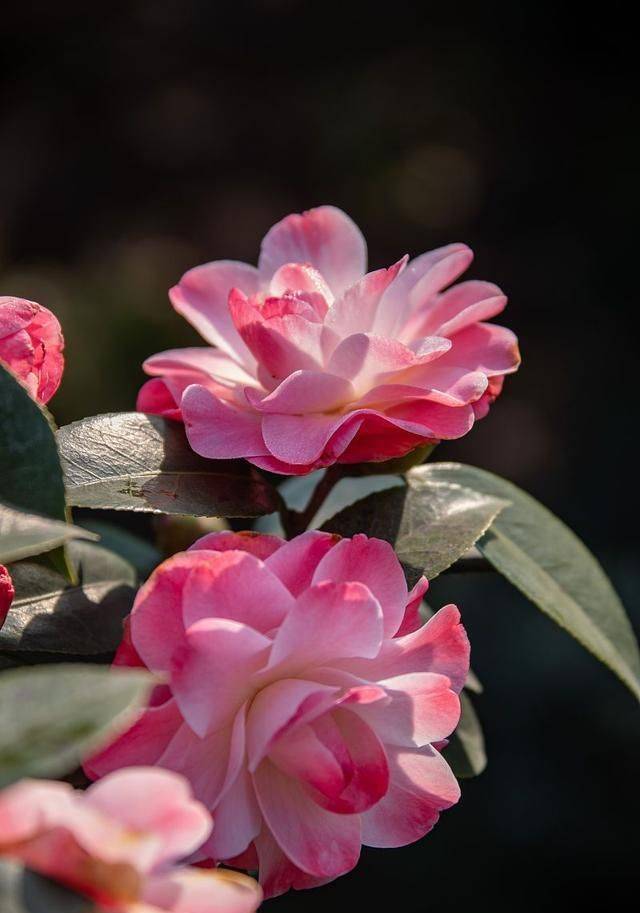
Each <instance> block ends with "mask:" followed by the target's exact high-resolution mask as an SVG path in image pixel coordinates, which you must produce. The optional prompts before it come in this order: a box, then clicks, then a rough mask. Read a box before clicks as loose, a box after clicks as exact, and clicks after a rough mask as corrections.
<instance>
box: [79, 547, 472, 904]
mask: <svg viewBox="0 0 640 913" xmlns="http://www.w3.org/2000/svg"><path fill="white" fill-rule="evenodd" d="M426 587H427V582H426V580H425V579H422V580H420V582H419V583H418V584H416V586H415V587H414V589H413V590H412V591H411V592H410V593H408V592H407V586H406V582H405V578H404V574H403V572H402V569H401V566H400V564H399V562H398V559H397V558H396V556H395V554H394V552H393V549H392V548H391V546H390V545H389V544H388V543H386V542H383V541H381V540H379V539H368V538H367V537H366V536H364V535H357V536H355V537H354V538H353V539H340V538H339V537H336V536H332V535H330V534H329V533H323V532H317V531H310V532H306V533H303V534H302V535H301V536H298V537H297V538H295V539H293V540H291V541H290V542H284V541H283V540H282V539H279V538H278V537H276V536H267V535H259V534H246V533H244V534H242V533H241V534H238V533H232V532H223V533H211V534H209V535H207V536H205V537H204V538H202V539H200V540H199V541H198V542H197V543H195V544H194V545H193V546H192V547H191V549H190V550H189V551H187V552H182V553H180V554H178V555H174V556H173V557H172V558H169V559H168V560H167V561H165V562H164V564H161V565H160V566H159V567H158V568H157V569H156V571H155V572H154V573H153V574H152V576H151V577H150V578H149V580H148V581H147V582H146V583H145V584H144V586H143V587H142V588H141V590H140V591H139V593H138V596H137V598H136V601H135V604H134V608H133V611H132V614H131V616H130V620H129V624H128V629H127V634H126V637H125V640H124V642H123V644H122V647H121V648H120V651H119V654H118V656H117V657H116V663H117V664H120V665H145V666H147V667H148V668H149V669H151V670H153V671H154V672H157V673H160V674H161V675H162V676H163V677H165V679H166V682H167V684H166V685H162V686H160V687H159V688H158V689H157V691H156V693H155V694H154V695H153V696H152V700H151V701H150V705H149V707H148V708H147V709H146V710H145V711H144V713H143V714H142V715H141V717H140V718H139V719H138V720H137V722H136V723H135V724H134V726H133V727H132V728H131V729H130V730H129V731H128V732H127V733H125V734H124V735H123V736H121V737H120V738H119V739H118V740H117V741H115V742H114V743H113V744H112V745H111V746H109V747H107V748H106V749H104V750H103V751H102V752H100V753H99V754H98V755H97V756H95V757H93V758H92V759H90V760H89V761H88V763H87V764H86V765H85V770H86V772H87V773H88V775H89V776H91V777H94V778H97V777H100V776H103V775H104V774H106V773H108V772H109V771H112V770H114V769H117V768H118V767H121V766H124V765H128V764H138V763H144V764H158V765H160V766H162V767H167V768H170V769H172V770H175V771H179V772H180V773H182V774H184V775H185V776H187V777H188V778H189V780H190V781H191V783H192V785H193V788H194V792H195V794H196V796H197V797H198V798H199V799H200V800H201V801H202V802H203V803H204V804H205V805H206V806H207V808H209V809H211V811H212V813H213V816H214V820H215V822H216V826H215V830H214V831H213V834H212V836H211V837H210V838H209V840H208V841H207V842H206V843H205V844H204V846H203V849H202V850H201V852H200V854H199V857H198V859H202V860H213V861H215V862H220V861H225V862H228V863H229V864H231V865H236V866H238V867H240V868H254V867H259V869H260V881H261V883H262V885H263V887H264V890H265V895H266V896H273V895H276V894H280V893H282V892H284V891H286V890H287V889H288V888H290V887H295V888H307V887H312V886H314V885H317V884H321V883H324V882H326V881H331V880H332V879H334V878H336V877H338V876H339V875H342V874H344V873H345V872H348V871H349V870H350V869H352V868H353V867H354V866H355V865H356V863H357V861H358V857H359V854H360V847H361V844H363V843H364V844H366V845H368V846H373V847H397V846H403V845H405V844H408V843H412V842H413V841H415V840H418V839H419V838H420V837H422V836H424V834H426V833H427V832H428V831H429V830H431V828H432V827H433V826H434V824H435V823H436V821H437V820H438V816H439V814H440V812H441V811H442V810H443V809H446V808H448V807H449V806H451V805H453V804H454V803H455V802H457V800H458V798H459V795H460V791H459V788H458V783H457V781H456V779H455V777H454V776H453V774H452V772H451V770H450V768H449V766H448V765H447V763H446V761H445V760H444V759H443V758H442V757H441V755H440V754H439V752H438V750H437V747H438V745H440V746H441V743H442V740H444V739H446V737H447V736H448V735H450V734H451V732H452V731H453V730H454V729H455V727H456V725H457V723H458V718H459V714H460V704H459V698H458V692H459V691H460V689H461V687H462V685H463V683H464V681H465V677H466V675H467V671H468V668H469V644H468V641H467V637H466V634H465V632H464V629H463V627H462V625H461V624H460V615H459V612H458V610H457V609H456V607H455V606H453V605H449V606H446V607H445V608H443V609H441V610H440V612H438V613H437V614H436V615H434V616H433V618H431V619H430V621H429V622H428V623H427V624H425V625H421V620H420V616H419V614H418V608H419V604H420V600H421V597H422V595H423V593H424V591H425V590H426Z"/></svg>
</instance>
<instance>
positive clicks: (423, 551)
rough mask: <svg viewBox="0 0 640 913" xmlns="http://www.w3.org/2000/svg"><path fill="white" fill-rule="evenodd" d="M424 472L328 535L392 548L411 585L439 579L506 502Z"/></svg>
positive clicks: (357, 508)
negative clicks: (368, 539) (360, 536)
mask: <svg viewBox="0 0 640 913" xmlns="http://www.w3.org/2000/svg"><path fill="white" fill-rule="evenodd" d="M427 468H429V466H428V464H427V465H426V466H419V467H417V468H416V469H412V470H411V471H410V472H408V473H407V476H406V485H404V486H402V487H396V488H391V489H387V490H386V491H379V492H375V493H373V494H370V495H368V496H367V497H366V498H363V499H362V500H360V501H356V503H355V504H352V505H351V506H350V507H347V508H345V509H344V510H342V511H340V513H338V514H336V516H334V517H332V518H331V519H330V520H327V521H326V522H325V523H324V525H323V527H322V528H323V529H325V530H328V531H329V532H333V533H339V534H340V535H342V536H353V535H355V533H358V532H363V533H366V534H367V535H368V536H376V537H377V538H380V539H386V540H387V542H390V543H391V544H392V545H393V547H394V549H395V551H396V554H397V555H398V558H399V559H400V561H401V562H402V564H403V565H404V568H405V572H406V574H407V578H408V581H409V584H410V585H412V584H413V583H415V581H416V580H417V579H418V578H419V577H420V576H421V575H422V574H425V575H426V576H427V577H428V578H429V579H430V580H431V579H433V578H434V577H437V576H438V574H440V573H442V571H444V570H445V569H446V568H448V567H450V566H451V565H452V564H453V562H454V561H456V560H457V559H458V558H459V557H460V556H461V555H463V554H464V553H465V552H466V551H467V550H468V549H469V548H471V546H472V545H473V544H474V543H475V542H476V541H477V539H478V538H479V537H480V536H481V535H482V534H483V533H484V532H485V531H486V530H487V529H488V527H489V526H490V525H491V523H492V522H493V520H494V519H495V518H496V517H497V515H498V514H499V513H500V511H501V510H502V509H503V508H504V507H505V504H506V502H505V501H504V500H502V499H500V498H496V497H493V496H491V495H485V494H481V493H479V492H476V491H472V490H471V489H469V488H465V487H464V486H462V485H459V484H456V483H450V482H447V481H439V480H438V481H433V480H431V479H430V478H428V477H424V476H423V474H422V473H423V471H424V470H425V469H427Z"/></svg>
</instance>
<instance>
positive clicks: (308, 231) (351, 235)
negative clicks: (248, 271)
mask: <svg viewBox="0 0 640 913" xmlns="http://www.w3.org/2000/svg"><path fill="white" fill-rule="evenodd" d="M288 263H301V264H310V265H311V266H313V267H315V269H316V270H318V272H319V273H320V274H321V275H322V277H323V278H324V280H325V281H326V282H327V283H328V284H329V287H330V288H331V290H332V291H333V294H334V295H338V294H340V293H341V292H342V291H344V289H346V288H348V287H349V286H350V285H353V283H354V282H356V281H357V280H358V279H359V278H360V277H361V276H363V275H364V273H365V270H366V266H367V248H366V244H365V241H364V238H363V237H362V234H361V232H360V230H359V229H358V227H357V226H356V225H355V223H354V222H353V221H352V220H351V219H350V218H349V216H347V215H346V214H345V213H344V212H342V211H341V210H340V209H336V207H335V206H319V207H317V208H316V209H309V210H308V211H307V212H304V213H302V214H301V215H297V214H295V215H290V216H287V217H286V218H284V219H282V221H281V222H278V223H277V224H276V225H274V226H273V228H271V229H270V230H269V232H268V233H267V234H266V236H265V238H264V240H263V242H262V246H261V249H260V260H259V270H260V274H261V275H262V276H263V278H264V280H265V281H268V280H269V279H270V278H271V277H272V276H273V274H274V273H275V272H276V270H278V268H279V267H281V266H284V265H285V264H288Z"/></svg>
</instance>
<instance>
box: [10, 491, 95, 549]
mask: <svg viewBox="0 0 640 913" xmlns="http://www.w3.org/2000/svg"><path fill="white" fill-rule="evenodd" d="M69 539H97V536H95V535H94V534H92V533H91V532H89V531H88V530H85V529H80V528H79V527H77V526H72V525H71V524H70V523H62V522H61V521H60V520H50V519H49V518H47V517H42V516H40V515H39V514H30V513H25V512H24V511H20V510H14V508H12V507H9V506H8V505H7V504H0V564H8V563H9V562H10V561H19V560H20V559H21V558H29V557H31V556H32V555H40V554H42V553H43V552H48V551H50V550H51V549H53V548H56V547H57V546H59V545H63V544H64V543H65V542H68V541H69Z"/></svg>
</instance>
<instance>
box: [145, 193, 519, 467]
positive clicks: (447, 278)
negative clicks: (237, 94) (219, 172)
mask: <svg viewBox="0 0 640 913" xmlns="http://www.w3.org/2000/svg"><path fill="white" fill-rule="evenodd" d="M472 259H473V254H472V252H471V251H470V250H469V248H468V247H466V245H464V244H450V245H449V246H447V247H442V248H440V249H439V250H434V251H431V252H429V253H426V254H422V255H421V256H419V257H417V258H416V259H414V260H411V261H409V260H408V258H407V257H403V258H402V259H401V260H399V261H398V262H397V263H395V264H394V265H393V266H391V267H389V269H380V270H375V271H374V272H370V273H367V272H366V268H367V251H366V245H365V242H364V238H363V237H362V235H361V233H360V231H359V230H358V228H357V226H356V225H355V224H354V223H353V222H352V221H351V219H350V218H349V217H348V216H347V215H345V213H343V212H341V210H339V209H336V208H334V207H332V206H321V207H319V208H317V209H311V210H309V211H308V212H305V213H303V214H302V215H290V216H287V217H286V218H285V219H283V220H282V221H281V222H279V223H278V224H277V225H275V226H274V227H273V228H272V229H271V230H270V231H269V232H268V234H267V235H266V237H265V238H264V240H263V242H262V248H261V252H260V259H259V263H258V268H257V269H256V268H255V267H253V266H249V265H247V264H246V263H237V262H234V261H230V260H220V261H216V262H214V263H208V264H205V265H204V266H198V267H196V268H195V269H192V270H190V271H189V272H188V273H186V274H185V275H184V276H183V277H182V279H181V281H180V283H179V284H178V285H177V286H176V287H175V288H173V289H171V292H170V297H171V301H172V303H173V306H174V307H175V309H176V310H177V311H178V313H179V314H181V315H182V316H184V317H186V319H187V320H189V321H190V323H192V324H193V326H194V327H195V328H196V329H197V330H198V332H199V333H200V334H201V335H202V336H203V337H204V339H205V340H206V342H207V343H208V344H209V346H210V347H209V348H206V347H203V348H187V349H173V350H171V351H168V352H162V353H160V354H158V355H154V356H153V357H152V358H149V359H148V360H147V361H146V362H145V365H144V368H145V371H146V372H147V374H150V375H152V378H153V379H152V380H150V381H148V382H147V383H146V384H145V385H144V387H143V388H142V390H141V391H140V395H139V397H138V408H139V409H140V410H141V411H143V412H150V413H155V414H158V415H163V416H165V417H167V418H174V419H183V420H184V423H185V427H186V431H187V435H188V438H189V441H190V443H191V446H192V447H193V449H194V450H195V451H197V453H199V454H201V455H202V456H204V457H210V458H212V459H230V458H235V457H242V458H246V459H248V460H250V461H251V462H252V463H254V464H255V465H256V466H259V467H262V468H264V469H267V470H271V471H273V472H279V473H284V474H290V475H302V474H305V473H308V472H310V471H311V470H313V469H318V468H320V467H323V466H329V465H331V464H332V463H335V462H339V463H360V462H372V461H373V462H379V461H383V460H388V459H391V458H395V457H401V456H404V455H405V454H407V453H409V452H410V451H412V450H414V449H416V448H417V447H419V446H422V445H424V444H432V443H435V442H437V441H440V440H448V439H452V438H459V437H461V436H462V435H464V434H466V433H467V432H468V431H469V430H470V428H471V426H472V425H473V423H474V420H475V419H476V418H482V417H483V416H484V415H486V413H487V411H488V409H489V405H490V404H491V403H492V402H493V400H494V399H495V398H496V397H497V396H498V394H499V393H500V391H501V389H502V384H503V380H504V377H505V375H507V374H510V373H512V372H513V371H515V370H516V369H517V367H518V364H519V362H520V355H519V352H518V345H517V340H516V337H515V336H514V334H513V333H512V332H511V331H510V330H508V329H505V328H504V327H500V326H496V325H495V324H492V323H487V321H488V320H490V319H491V318H492V317H495V316H496V315H497V314H499V313H500V312H501V311H502V310H503V309H504V307H505V305H506V302H507V299H506V297H505V296H504V294H503V293H502V291H501V290H500V289H499V288H498V287H497V286H496V285H493V284H492V283H489V282H480V281H476V280H472V281H468V282H462V283H460V284H458V285H452V283H453V282H455V281H456V280H457V279H458V278H459V276H460V275H461V274H462V273H463V272H464V271H465V270H466V269H467V267H468V266H469V264H470V263H471V260H472ZM449 286H450V287H449Z"/></svg>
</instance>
